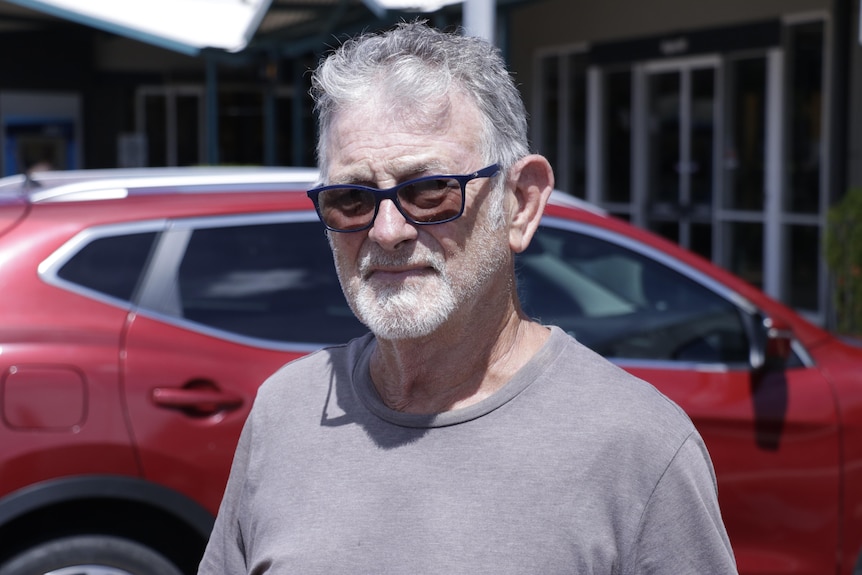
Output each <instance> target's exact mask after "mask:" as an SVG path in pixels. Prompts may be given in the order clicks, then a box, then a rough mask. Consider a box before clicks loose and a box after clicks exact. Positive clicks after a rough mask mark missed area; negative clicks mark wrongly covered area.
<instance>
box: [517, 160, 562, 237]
mask: <svg viewBox="0 0 862 575" xmlns="http://www.w3.org/2000/svg"><path fill="white" fill-rule="evenodd" d="M509 181H510V183H509V185H510V186H513V187H514V194H509V200H510V202H509V247H511V249H512V251H513V252H515V253H521V252H522V251H524V250H525V249H527V246H529V245H530V240H532V239H533V234H534V233H535V232H536V228H538V227H539V220H541V218H542V213H543V212H544V211H545V204H547V203H548V198H549V197H550V195H551V190H553V189H554V171H553V169H551V164H550V163H549V162H548V160H547V159H545V157H544V156H540V155H538V154H531V155H529V156H525V157H523V158H521V159H520V160H519V161H518V162H517V163H516V164H515V165H514V166H512V169H511V170H509Z"/></svg>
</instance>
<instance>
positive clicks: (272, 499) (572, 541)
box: [199, 328, 736, 575]
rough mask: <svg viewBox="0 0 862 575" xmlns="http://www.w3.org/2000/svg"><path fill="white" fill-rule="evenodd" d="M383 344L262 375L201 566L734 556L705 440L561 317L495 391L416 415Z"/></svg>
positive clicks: (565, 568) (372, 570)
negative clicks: (376, 375) (378, 373)
mask: <svg viewBox="0 0 862 575" xmlns="http://www.w3.org/2000/svg"><path fill="white" fill-rule="evenodd" d="M374 346H375V340H374V338H373V337H371V336H370V335H369V336H366V337H363V338H360V339H357V340H354V341H352V342H350V343H349V344H347V345H345V346H340V347H333V348H328V349H325V350H322V351H320V352H317V353H314V354H312V355H310V356H307V357H305V358H303V359H300V360H298V361H295V362H293V363H290V364H288V365H287V366H285V367H284V368H282V369H281V370H279V371H278V372H277V373H276V374H275V375H273V376H272V377H271V378H270V379H269V380H268V381H267V382H266V383H265V384H264V385H263V386H262V387H261V389H260V391H259V394H258V397H257V399H256V401H255V405H254V408H253V409H252V412H251V415H250V416H249V419H248V421H247V423H246V426H245V428H244V430H243V433H242V437H241V438H240V442H239V446H238V448H237V452H236V456H235V459H234V464H233V469H232V471H231V477H230V480H229V482H228V486H227V490H226V492H225V496H224V500H223V502H222V506H221V510H220V511H219V516H218V518H217V520H216V524H215V529H214V531H213V534H212V537H211V539H210V542H209V545H208V547H207V552H206V554H205V556H204V559H203V561H202V563H201V567H200V571H199V574H200V575H240V574H253V575H263V574H264V573H266V574H270V575H273V574H277V575H287V574H303V575H305V574H318V573H319V574H327V575H336V574H351V575H355V574H374V575H381V574H392V575H395V574H398V575H408V574H410V575H412V574H441V575H442V574H447V575H452V574H470V575H476V574H483V573H487V574H489V575H490V574H493V575H506V574H513V575H514V574H518V575H525V574H540V575H555V574H563V573H566V574H574V573H576V574H579V575H587V574H602V575H610V574H615V575H616V574H620V575H628V574H644V573H662V574H669V573H672V574H692V575H695V574H696V575H704V574H707V573H708V574H710V575H722V574H730V573H736V568H735V563H734V559H733V553H732V551H731V548H730V544H729V542H728V539H727V534H726V532H725V529H724V525H723V523H722V520H721V516H720V513H719V509H718V503H717V497H716V486H715V477H714V474H713V470H712V466H711V463H710V461H709V456H708V454H707V452H706V449H705V447H704V445H703V442H702V441H701V438H700V436H699V435H698V433H697V432H696V431H695V429H694V427H693V426H692V424H691V422H690V420H689V419H688V417H687V416H686V415H685V414H684V413H683V412H682V410H681V409H680V408H679V407H678V406H676V405H675V404H673V403H672V402H671V401H669V400H668V399H666V398H665V397H664V396H662V395H661V394H660V393H659V392H658V391H657V390H656V389H655V388H653V387H652V386H651V385H649V384H647V383H645V382H643V381H641V380H639V379H636V378H634V377H632V376H631V375H629V374H627V373H626V372H624V371H623V370H621V369H619V368H618V367H616V366H614V365H613V364H611V363H609V362H607V361H606V360H604V359H603V358H601V357H599V356H598V355H596V354H595V353H593V352H592V351H590V350H589V349H587V348H586V347H584V346H583V345H581V344H580V343H578V342H577V341H575V340H574V339H572V338H571V337H569V336H568V335H567V334H565V333H564V332H563V331H561V330H559V329H557V328H553V330H552V334H551V337H550V338H549V339H548V341H547V343H546V344H545V345H544V346H543V347H542V349H541V350H539V352H538V353H537V354H536V355H535V357H533V358H532V360H531V361H530V362H529V363H528V364H527V365H525V366H524V367H523V368H522V369H521V370H520V371H519V372H518V373H517V374H516V375H515V376H514V377H513V378H512V380H511V381H509V382H508V383H507V384H506V385H505V386H504V387H503V388H502V389H501V390H499V391H498V392H497V393H495V394H494V395H492V396H491V397H489V398H487V399H485V400H483V401H481V402H480V403H477V404H475V405H472V406H470V407H467V408H464V409H458V410H454V411H449V412H445V413H442V414H439V415H430V416H429V415H414V414H405V413H400V412H396V411H393V410H391V409H389V408H388V407H386V405H385V404H384V403H383V402H382V401H381V399H380V397H379V396H378V394H377V393H376V391H375V390H374V387H373V385H372V383H371V380H370V377H369V368H368V365H369V358H370V355H371V352H372V350H373V349H374Z"/></svg>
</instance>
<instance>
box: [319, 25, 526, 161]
mask: <svg viewBox="0 0 862 575" xmlns="http://www.w3.org/2000/svg"><path fill="white" fill-rule="evenodd" d="M455 90H457V91H461V92H462V93H463V94H466V95H467V96H468V97H469V98H470V99H472V101H473V102H475V104H476V106H477V108H478V109H479V112H480V113H481V116H482V125H483V132H484V133H482V134H480V135H479V137H480V143H481V145H482V149H483V153H484V155H485V161H486V163H489V164H490V163H494V162H497V163H499V164H500V166H501V168H502V169H503V171H504V173H505V171H507V170H508V169H509V168H510V167H511V166H512V165H513V164H514V163H515V162H516V161H518V160H519V159H520V158H522V157H524V156H525V155H527V154H528V153H529V144H528V140H527V118H526V111H525V109H524V103H523V101H522V99H521V94H520V92H519V91H518V89H517V87H516V86H515V83H514V82H513V80H512V77H511V76H510V75H509V72H508V69H507V67H506V63H505V62H504V60H503V57H502V55H501V54H500V52H499V50H497V48H495V47H494V46H493V45H492V44H490V43H489V42H487V41H485V40H483V39H480V38H474V37H468V36H461V35H457V34H451V33H446V32H442V31H440V30H436V29H434V28H431V27H429V26H428V25H426V24H425V23H424V22H421V21H417V22H410V23H402V24H399V25H398V26H396V27H395V28H393V29H392V30H389V31H387V32H383V33H369V34H364V35H361V36H359V37H356V38H352V39H350V40H347V41H346V42H345V43H344V44H342V45H341V46H340V47H339V48H338V49H336V50H335V51H334V52H332V53H331V54H330V55H329V56H327V57H326V58H325V59H324V60H323V61H322V62H321V64H320V65H319V66H318V68H317V70H315V72H314V73H313V75H312V78H311V95H312V97H313V98H314V110H315V112H317V114H318V122H319V128H320V130H319V139H318V144H317V159H318V165H319V167H320V169H321V173H322V174H324V175H325V174H326V170H327V168H328V162H329V159H328V145H329V135H330V134H329V131H330V128H331V127H332V122H333V118H334V117H335V115H336V113H337V112H338V111H339V110H341V109H344V108H346V107H348V106H350V105H354V104H359V103H363V102H368V101H369V100H370V99H371V98H372V96H373V97H375V98H383V100H381V102H385V103H386V105H387V106H390V109H392V110H393V113H396V114H399V115H400V116H401V118H402V119H404V120H405V121H410V122H422V121H427V120H429V119H430V118H432V117H433V116H435V115H436V114H439V113H441V112H445V110H446V107H447V105H448V98H446V97H445V96H448V95H449V94H451V93H452V92H453V91H455Z"/></svg>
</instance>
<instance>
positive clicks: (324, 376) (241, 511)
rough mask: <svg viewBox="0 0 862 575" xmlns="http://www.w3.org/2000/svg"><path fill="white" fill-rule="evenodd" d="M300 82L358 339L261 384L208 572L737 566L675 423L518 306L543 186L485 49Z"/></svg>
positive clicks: (433, 51)
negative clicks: (362, 332)
mask: <svg viewBox="0 0 862 575" xmlns="http://www.w3.org/2000/svg"><path fill="white" fill-rule="evenodd" d="M312 81H313V93H314V95H315V98H316V110H317V112H318V114H319V120H320V142H319V147H318V155H319V162H320V168H321V174H322V178H323V180H324V183H325V185H323V186H321V187H318V188H316V189H314V190H311V191H309V197H310V198H311V199H312V200H313V202H314V204H315V207H316V209H317V211H318V214H319V216H320V218H321V221H322V222H323V224H324V225H325V227H326V228H327V230H328V235H329V238H330V243H331V246H332V251H333V255H334V259H335V266H336V269H337V271H338V276H339V278H340V280H341V284H342V287H343V289H344V293H345V294H346V296H347V299H348V301H349V303H350V305H351V307H352V309H353V311H354V312H355V313H356V315H357V316H358V317H359V319H360V320H362V321H363V322H364V323H365V324H366V325H367V326H368V328H369V329H370V331H371V333H370V334H369V335H367V336H365V337H362V338H359V339H357V340H354V341H351V342H350V343H348V344H346V345H343V346H338V347H332V348H328V349H325V350H322V351H320V352H317V353H315V354H312V355H310V356H308V357H306V358H303V359H301V360H299V361H296V362H293V363H291V364H289V365H287V366H285V367H284V368H283V369H281V370H280V371H279V372H278V373H276V374H275V375H274V376H273V377H272V378H270V379H269V380H268V381H267V382H266V383H265V384H264V385H263V387H262V388H261V389H260V392H259V395H258V398H257V400H256V402H255V405H254V408H253V410H252V413H251V415H250V417H249V419H248V422H247V424H246V427H245V429H244V431H243V434H242V437H241V439H240V443H239V446H238V448H237V453H236V457H235V460H234V466H233V470H232V472H231V478H230V481H229V483H228V487H227V490H226V493H225V496H224V501H223V503H222V507H221V510H220V512H219V517H218V519H217V520H216V525H215V529H214V532H213V535H212V538H211V540H210V543H209V546H208V548H207V552H206V555H205V557H204V558H203V561H202V563H201V567H200V574H201V575H216V574H218V575H238V574H240V573H248V574H255V575H261V574H264V573H271V574H279V575H282V574H287V573H300V574H314V573H321V574H323V573H326V574H337V573H350V574H357V573H363V574H365V573H373V574H381V573H391V574H417V573H418V574H425V573H441V574H442V573H446V574H452V573H464V574H477V573H489V574H494V575H501V574H519V575H523V574H526V573H536V574H541V575H554V574H562V573H569V574H587V573H589V574H608V575H610V574H621V575H622V574H636V573H638V574H639V573H674V574H679V573H690V574H698V575H703V574H706V573H709V574H710V575H717V574H726V573H735V566H734V559H733V553H732V551H731V549H730V545H729V542H728V539H727V535H726V533H725V530H724V526H723V524H722V520H721V516H720V513H719V508H718V503H717V497H716V486H715V478H714V475H713V471H712V467H711V463H710V461H709V456H708V455H707V453H706V449H705V447H704V445H703V443H702V441H701V439H700V436H699V435H698V433H697V432H696V431H695V429H694V428H693V427H692V425H691V422H690V421H689V419H688V418H687V417H686V416H685V414H684V413H683V412H682V411H681V410H680V409H679V408H678V407H677V406H676V405H674V404H672V403H671V402H670V401H669V400H667V399H666V398H664V397H663V396H662V395H660V394H659V393H658V392H657V391H656V390H655V389H654V388H653V387H652V386H650V385H649V384H647V383H645V382H643V381H640V380H638V379H635V378H634V377H632V376H630V375H628V374H627V373H625V372H624V371H622V370H620V369H618V368H617V367H615V366H613V365H612V364H610V363H608V362H607V361H605V360H604V359H602V358H601V357H599V356H597V355H596V354H594V353H592V352H591V351H590V350H588V349H586V348H585V347H583V346H582V345H581V344H579V343H578V342H577V341H575V340H574V339H572V338H571V337H569V336H568V335H567V334H565V333H564V332H563V331H561V330H560V329H558V328H555V327H548V326H543V325H541V324H539V323H537V322H534V321H532V320H530V318H528V317H525V315H524V313H523V312H522V310H521V308H520V305H519V302H518V297H517V290H516V278H515V271H514V264H513V258H514V254H516V253H518V252H521V251H522V250H524V249H525V248H526V247H527V245H528V244H529V242H530V239H531V238H532V236H533V234H534V232H535V230H536V227H537V226H538V224H539V219H540V217H541V215H542V210H543V207H544V205H545V202H546V201H547V198H548V195H549V194H550V192H551V188H552V186H553V174H552V171H551V168H550V166H549V164H548V162H547V160H546V159H545V158H543V157H542V156H539V155H533V154H530V153H529V152H528V149H527V139H526V131H527V130H526V119H525V113H524V109H523V104H522V102H521V100H520V97H519V94H518V91H517V89H516V88H515V86H514V84H513V82H512V81H511V78H510V77H509V74H508V72H507V70H506V67H505V65H504V63H503V61H502V59H501V57H500V56H499V54H498V53H497V52H496V51H495V49H494V48H493V47H492V46H491V45H489V44H488V43H486V42H484V41H482V40H479V39H476V38H467V37H462V36H458V35H452V34H445V33H442V32H439V31H436V30H433V29H431V28H429V27H427V26H426V25H424V24H422V23H411V24H403V25H401V26H398V27H397V28H395V29H394V30H392V31H389V32H387V33H384V34H380V35H366V36H363V37H360V38H358V39H355V40H352V41H349V42H347V43H346V44H345V45H343V46H342V47H341V48H339V49H338V50H337V51H335V52H334V53H333V54H332V55H330V56H329V57H328V58H327V59H326V60H325V61H324V62H323V63H322V64H321V66H320V67H319V68H318V70H317V71H316V72H315V75H314V76H313V80H312ZM285 249H292V248H291V247H290V246H285Z"/></svg>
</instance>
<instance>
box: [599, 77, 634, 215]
mask: <svg viewBox="0 0 862 575" xmlns="http://www.w3.org/2000/svg"><path fill="white" fill-rule="evenodd" d="M604 81H605V85H604V97H605V98H604V101H605V107H604V121H603V129H604V131H603V134H604V142H605V150H604V154H603V159H604V165H603V172H604V174H603V176H604V178H603V181H604V200H605V201H607V202H616V203H628V202H630V201H631V185H632V73H631V71H630V69H628V68H626V69H625V70H614V71H609V72H607V73H606V74H605V76H604Z"/></svg>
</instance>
